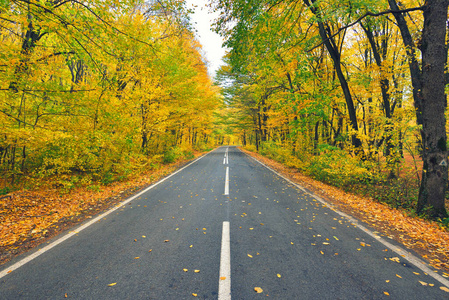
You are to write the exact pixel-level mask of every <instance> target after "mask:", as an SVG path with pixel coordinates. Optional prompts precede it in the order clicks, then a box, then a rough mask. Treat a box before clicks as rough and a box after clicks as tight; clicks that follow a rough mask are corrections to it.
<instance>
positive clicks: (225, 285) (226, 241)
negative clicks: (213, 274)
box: [218, 221, 231, 300]
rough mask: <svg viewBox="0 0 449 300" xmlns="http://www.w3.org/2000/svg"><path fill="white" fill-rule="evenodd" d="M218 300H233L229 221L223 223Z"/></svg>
mask: <svg viewBox="0 0 449 300" xmlns="http://www.w3.org/2000/svg"><path fill="white" fill-rule="evenodd" d="M218 300H231V237H230V232H229V222H228V221H225V222H223V233H222V236H221V256H220V276H219V278H218Z"/></svg>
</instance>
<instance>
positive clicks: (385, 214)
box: [241, 149, 449, 273]
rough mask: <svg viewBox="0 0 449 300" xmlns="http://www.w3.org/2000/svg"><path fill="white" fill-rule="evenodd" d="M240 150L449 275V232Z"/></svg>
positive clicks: (433, 223) (436, 225) (432, 223)
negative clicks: (417, 254) (414, 252)
mask: <svg viewBox="0 0 449 300" xmlns="http://www.w3.org/2000/svg"><path fill="white" fill-rule="evenodd" d="M241 150H242V151H244V152H245V153H247V154H248V155H251V156H253V157H255V158H257V159H258V160H259V161H262V162H263V163H264V164H266V165H268V166H269V167H271V168H273V169H275V170H276V171H277V172H280V173H282V174H283V175H284V176H286V177H288V178H289V179H290V180H292V181H294V182H296V183H298V184H300V185H302V186H304V187H306V188H307V189H309V190H312V191H313V192H314V193H315V194H317V195H318V196H320V197H322V198H324V199H325V200H326V201H327V202H328V203H331V204H332V205H334V206H335V207H336V208H338V209H339V210H341V211H343V212H345V213H348V214H350V215H352V216H354V217H356V218H358V219H360V220H362V221H364V222H366V223H368V224H370V226H372V227H373V228H375V229H376V230H377V231H378V232H380V233H379V235H381V233H382V234H383V235H385V236H387V237H388V238H391V239H395V240H396V241H399V242H400V243H402V244H404V245H405V246H406V247H408V248H410V249H413V250H414V251H416V252H417V253H419V254H420V255H421V256H422V257H423V258H424V259H426V260H428V261H429V263H430V264H431V265H432V266H433V267H435V268H438V269H443V270H445V271H446V273H447V272H448V271H449V232H448V231H447V230H445V229H443V228H441V227H440V226H438V224H436V223H435V222H431V221H427V220H423V219H418V218H414V217H412V216H409V215H407V213H406V212H404V211H401V210H398V209H393V208H391V207H389V206H387V205H384V204H382V203H379V202H376V201H374V200H372V199H369V198H365V197H361V196H357V195H354V194H351V193H347V192H344V191H342V190H340V189H338V188H336V187H334V186H330V185H328V184H325V183H322V182H319V181H317V180H314V179H312V178H310V177H307V176H305V175H303V174H300V173H299V172H298V171H297V170H295V169H292V168H288V167H285V166H284V165H282V164H280V163H278V162H275V161H273V160H271V159H268V158H266V157H264V156H262V155H260V154H257V153H253V152H249V151H247V150H245V149H241ZM357 250H359V249H357Z"/></svg>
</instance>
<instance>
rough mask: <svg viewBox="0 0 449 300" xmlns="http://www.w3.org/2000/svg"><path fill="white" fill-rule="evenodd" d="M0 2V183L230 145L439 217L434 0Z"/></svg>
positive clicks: (442, 201) (82, 173) (146, 162)
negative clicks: (209, 41) (211, 48)
mask: <svg viewBox="0 0 449 300" xmlns="http://www.w3.org/2000/svg"><path fill="white" fill-rule="evenodd" d="M209 6H210V7H209V8H210V9H211V10H214V11H217V12H219V13H220V16H219V18H218V19H216V20H215V24H214V26H213V28H214V30H215V31H216V32H217V33H219V34H220V35H221V36H222V37H223V38H224V40H225V46H227V47H228V49H229V52H228V54H227V56H226V57H225V58H224V61H225V64H224V65H223V66H222V67H221V69H220V70H219V71H218V72H217V75H216V76H215V78H211V76H210V74H209V73H208V70H207V64H208V62H207V61H206V59H205V58H204V55H203V50H202V48H201V44H200V43H199V41H198V40H197V39H196V37H195V30H194V28H193V27H192V25H191V24H190V23H191V22H190V17H189V16H190V14H191V13H192V9H191V8H188V7H187V4H186V3H185V1H183V0H153V1H141V0H103V1H97V0H93V1H89V2H79V1H77V0H53V1H41V0H0V38H1V43H0V174H1V181H0V194H1V195H5V194H8V193H9V192H11V191H14V190H18V189H34V188H37V187H39V186H41V185H43V184H44V183H48V182H50V183H51V186H52V187H53V188H57V189H60V190H63V191H69V190H71V189H72V188H74V187H77V186H97V185H98V184H99V185H108V184H110V183H112V182H117V181H122V180H125V179H127V178H131V177H135V176H136V175H137V174H140V173H141V172H143V171H145V170H149V169H155V170H156V169H158V168H159V166H160V165H162V164H166V163H172V162H174V161H176V160H178V159H179V158H184V159H191V158H193V157H194V153H196V152H204V151H207V150H210V149H213V148H214V147H216V146H218V145H223V144H240V145H242V146H243V147H244V148H246V149H248V150H252V151H257V152H259V153H260V154H262V155H265V156H267V157H270V158H273V159H275V160H277V161H280V162H281V163H283V164H285V165H286V166H288V167H291V168H294V169H297V170H299V171H301V172H303V173H304V174H307V175H309V176H312V177H314V178H316V179H319V180H321V181H324V182H326V183H330V184H332V185H334V186H337V187H341V188H343V189H346V190H349V191H355V192H357V193H362V194H364V195H368V196H369V197H372V198H374V199H375V200H378V201H381V202H385V203H387V204H388V205H390V206H392V207H395V208H404V209H406V210H408V211H410V212H413V213H416V214H417V215H422V216H426V217H429V218H433V219H436V220H439V221H441V222H443V223H445V224H446V225H447V224H448V223H449V218H448V214H447V207H448V201H446V194H447V181H448V153H447V137H446V132H447V126H446V116H445V115H446V106H447V105H446V83H447V82H448V80H449V73H448V72H447V70H446V63H447V54H448V44H449V36H448V34H447V30H446V28H447V11H448V3H447V1H443V0H435V1H429V2H423V1H414V0H406V1H401V2H399V1H395V0H385V1H372V0H347V1H334V0H327V1H321V0H290V1H279V0H261V1H256V0H250V1H243V0H211V1H210V2H209Z"/></svg>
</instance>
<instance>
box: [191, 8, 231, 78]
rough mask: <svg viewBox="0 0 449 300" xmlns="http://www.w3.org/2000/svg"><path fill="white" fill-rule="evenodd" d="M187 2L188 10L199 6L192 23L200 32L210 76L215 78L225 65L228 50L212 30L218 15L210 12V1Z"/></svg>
mask: <svg viewBox="0 0 449 300" xmlns="http://www.w3.org/2000/svg"><path fill="white" fill-rule="evenodd" d="M186 2H187V7H188V8H192V7H193V5H196V6H197V7H196V8H195V13H194V14H193V15H192V16H191V21H192V25H193V26H194V27H195V28H196V29H197V31H198V32H197V33H196V36H197V38H198V40H199V42H200V43H201V45H202V46H203V50H204V52H205V56H206V59H207V61H208V62H209V65H208V70H209V75H210V76H212V77H214V76H215V72H216V71H217V70H218V69H219V68H220V66H221V65H222V64H223V61H222V57H223V56H224V55H225V53H226V49H225V48H223V47H222V43H223V39H222V38H221V37H220V36H219V35H218V34H216V33H214V32H213V31H212V29H211V26H212V22H213V20H214V19H215V18H216V17H217V16H218V14H217V13H210V12H209V8H208V7H206V4H207V3H208V2H209V1H208V0H186ZM195 22H196V23H195Z"/></svg>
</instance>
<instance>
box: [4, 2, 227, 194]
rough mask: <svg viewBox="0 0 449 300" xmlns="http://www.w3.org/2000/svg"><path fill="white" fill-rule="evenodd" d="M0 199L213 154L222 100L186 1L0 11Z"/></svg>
mask: <svg viewBox="0 0 449 300" xmlns="http://www.w3.org/2000/svg"><path fill="white" fill-rule="evenodd" d="M0 38H1V43H0V173H1V177H2V186H1V187H0V188H1V191H2V193H3V194H5V193H8V192H9V191H12V190H13V189H16V188H19V187H24V188H33V187H36V186H39V184H40V183H41V182H42V181H45V180H47V181H48V180H49V179H50V180H51V182H52V185H53V186H56V187H58V188H62V189H70V188H72V187H74V186H78V185H89V184H94V183H97V182H99V183H100V184H108V183H111V182H114V181H119V180H122V179H125V178H127V177H128V176H131V175H135V174H138V173H139V172H140V171H142V170H146V169H151V168H157V166H158V165H159V164H161V163H170V162H173V161H174V160H176V159H177V158H180V157H184V158H192V157H193V151H195V150H203V151H204V150H205V149H210V148H211V146H213V145H215V144H217V140H218V139H219V134H218V135H217V134H215V132H216V131H217V130H216V128H214V124H213V116H214V114H215V112H216V110H217V109H218V108H219V104H220V99H221V97H220V95H219V89H218V87H216V86H214V84H213V81H212V79H211V78H210V76H209V75H208V71H207V65H206V64H207V62H206V61H205V60H204V57H203V55H202V49H201V45H200V44H199V42H198V41H197V40H196V38H195V35H194V31H193V29H192V28H191V25H190V23H189V11H188V9H187V8H186V6H185V4H184V2H183V1H150V2H144V1H139V0H136V1H134V0H130V1H128V0H125V1H116V0H110V1H109V0H107V1H89V2H88V3H86V2H84V1H81V2H80V1H76V0H74V1H72V0H71V1H65V0H55V1H40V0H13V1H8V0H6V1H0Z"/></svg>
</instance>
